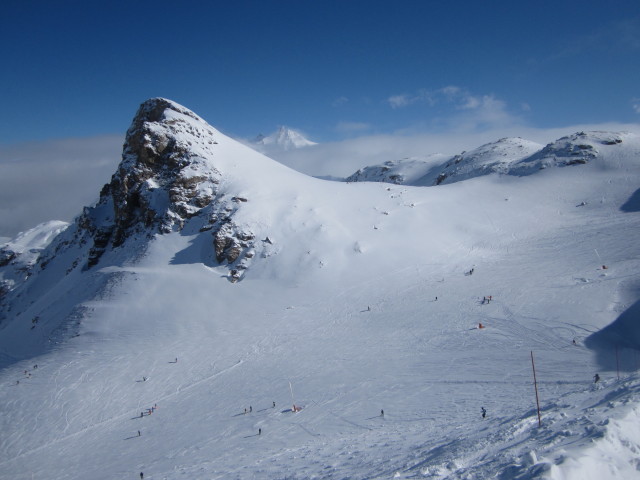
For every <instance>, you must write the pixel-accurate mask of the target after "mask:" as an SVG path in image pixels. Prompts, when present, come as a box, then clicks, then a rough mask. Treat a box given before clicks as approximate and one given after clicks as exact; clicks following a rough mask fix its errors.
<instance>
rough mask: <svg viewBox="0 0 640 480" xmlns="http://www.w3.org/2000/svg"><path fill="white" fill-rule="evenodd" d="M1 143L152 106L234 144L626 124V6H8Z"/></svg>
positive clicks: (634, 34) (632, 54)
mask: <svg viewBox="0 0 640 480" xmlns="http://www.w3.org/2000/svg"><path fill="white" fill-rule="evenodd" d="M0 26H1V29H0V31H1V32H2V33H0V35H2V47H0V48H2V58H3V63H4V69H3V70H4V75H2V76H1V77H0V85H1V91H2V92H3V107H4V108H3V110H4V111H3V116H2V117H3V120H2V125H1V128H0V132H1V133H0V143H1V144H13V143H17V142H29V141H41V140H48V139H56V138H70V137H86V136H96V135H109V134H116V135H117V134H124V132H125V131H126V129H127V127H128V126H129V123H130V122H131V119H132V117H133V115H134V113H135V111H136V109H137V107H138V105H139V104H140V103H142V102H143V101H144V100H146V99H148V98H151V97H156V96H161V97H166V98H170V99H172V100H174V101H176V102H178V103H180V104H182V105H184V106H186V107H188V108H190V109H192V110H194V111H195V112H196V113H198V114H199V115H200V116H202V117H203V118H205V119H206V120H207V121H208V122H209V123H211V124H212V125H213V126H214V127H216V128H219V129H220V130H222V131H223V132H224V133H228V134H230V135H233V136H241V137H253V136H255V135H257V134H258V133H269V132H270V131H272V130H274V129H275V128H276V127H277V126H278V125H288V126H290V127H292V128H296V129H299V130H301V131H303V132H305V133H306V134H307V135H308V136H309V137H310V138H311V139H313V140H315V141H320V142H323V141H335V140H340V139H343V138H348V137H351V136H357V135H364V134H381V133H397V132H420V131H424V132H428V133H438V132H450V131H456V130H461V131H478V130H482V129H492V128H500V127H501V126H507V125H508V126H513V125H523V126H529V127H535V128H553V127H561V126H564V125H572V124H581V123H582V124H584V123H604V122H619V123H638V122H639V121H640V81H639V80H640V61H639V60H640V6H638V3H637V1H628V0H622V1H620V2H616V5H615V8H612V7H611V6H610V5H609V4H607V3H605V2H595V1H592V2H584V1H583V2H577V1H566V2H560V4H559V5H558V4H556V2H550V1H546V0H545V1H540V2H536V3H535V5H532V6H530V5H524V4H523V5H520V4H518V3H517V2H516V3H513V2H503V1H499V2H492V3H491V6H490V7H489V6H487V4H486V3H485V4H481V3H480V2H471V1H459V2H456V3H454V4H451V3H448V4H446V5H445V4H444V3H441V2H421V1H403V2H395V3H393V4H391V3H389V2H381V1H377V2H371V1H367V2H364V1H348V2H345V1H333V0H332V1H324V2H311V1H279V2H257V1H242V2H187V3H186V4H185V3H182V4H180V5H177V4H175V3H174V2H166V1H156V2H149V1H138V2H122V1H113V2H108V3H100V4H98V3H93V2H80V1H60V2H55V3H54V2H46V1H31V2H20V1H10V2H8V3H7V4H5V5H4V6H3V15H2V20H0Z"/></svg>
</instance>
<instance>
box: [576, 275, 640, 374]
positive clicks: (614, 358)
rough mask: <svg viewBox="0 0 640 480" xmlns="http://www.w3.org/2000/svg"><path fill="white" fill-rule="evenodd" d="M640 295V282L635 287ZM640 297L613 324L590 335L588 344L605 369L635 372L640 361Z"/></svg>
mask: <svg viewBox="0 0 640 480" xmlns="http://www.w3.org/2000/svg"><path fill="white" fill-rule="evenodd" d="M635 293H636V298H637V297H639V296H640V285H637V286H636V288H635ZM638 325H640V300H637V301H636V302H635V303H634V304H633V305H631V306H630V307H629V308H627V309H626V310H625V311H624V312H622V314H621V315H620V316H619V317H618V318H617V319H616V320H615V321H614V322H613V323H611V324H610V325H608V326H607V327H605V328H603V329H602V330H599V331H598V332H596V333H594V334H592V335H590V336H589V337H587V339H586V340H585V346H587V347H588V348H590V349H592V350H594V351H595V353H596V360H597V362H598V364H599V365H600V368H601V369H602V370H611V371H614V370H619V371H622V372H633V371H636V370H637V369H638V363H639V362H640V329H639V328H638Z"/></svg>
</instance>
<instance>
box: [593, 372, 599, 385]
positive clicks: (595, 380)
mask: <svg viewBox="0 0 640 480" xmlns="http://www.w3.org/2000/svg"><path fill="white" fill-rule="evenodd" d="M599 381H600V375H598V374H597V373H596V374H595V375H594V376H593V383H598V382H599Z"/></svg>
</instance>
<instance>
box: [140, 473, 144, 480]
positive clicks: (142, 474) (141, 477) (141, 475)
mask: <svg viewBox="0 0 640 480" xmlns="http://www.w3.org/2000/svg"><path fill="white" fill-rule="evenodd" d="M143 478H144V473H142V472H140V480H142V479H143Z"/></svg>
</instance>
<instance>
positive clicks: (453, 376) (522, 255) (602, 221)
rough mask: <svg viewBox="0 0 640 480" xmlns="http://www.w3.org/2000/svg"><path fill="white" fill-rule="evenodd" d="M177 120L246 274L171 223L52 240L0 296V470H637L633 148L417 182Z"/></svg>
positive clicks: (288, 474)
mask: <svg viewBox="0 0 640 480" xmlns="http://www.w3.org/2000/svg"><path fill="white" fill-rule="evenodd" d="M178 120H179V121H184V122H187V123H188V124H189V125H192V126H193V129H194V131H198V132H202V131H204V130H206V129H211V131H210V132H211V134H212V135H214V136H215V140H216V142H217V143H215V144H212V145H211V146H210V147H208V146H207V148H204V147H202V148H201V147H199V146H198V145H199V144H198V140H196V139H194V138H191V137H188V136H186V134H180V135H183V136H181V137H180V138H179V140H181V141H184V143H185V144H189V145H193V148H194V149H195V150H194V151H195V154H196V155H197V156H198V157H197V158H198V162H200V163H198V162H196V164H194V165H196V166H194V167H193V168H202V169H206V168H210V167H213V168H215V169H216V170H218V171H220V173H221V176H222V179H223V180H222V181H221V182H220V185H219V188H220V192H219V193H218V196H219V197H221V196H223V195H224V196H226V197H231V196H234V198H237V197H238V196H240V197H243V198H246V199H248V200H247V201H246V202H243V204H242V206H241V208H239V209H238V211H237V212H236V217H235V219H236V220H235V221H236V222H239V223H240V224H241V225H243V226H244V227H245V228H246V229H247V230H250V231H251V232H252V233H253V234H254V235H255V238H256V239H258V244H257V245H256V247H255V252H254V253H255V255H253V257H252V263H251V264H250V265H249V267H248V269H247V271H246V273H245V274H244V276H243V278H242V280H241V281H239V282H237V283H232V282H230V281H229V277H228V269H227V268H226V266H225V265H222V264H220V263H218V262H217V261H216V258H215V254H214V252H213V247H212V240H211V233H210V232H208V231H206V230H202V228H201V227H202V224H203V219H202V218H201V217H200V216H198V215H195V216H193V217H192V218H191V219H189V220H188V221H187V222H186V223H185V225H184V228H183V229H182V230H180V231H174V232H172V233H167V234H154V235H153V238H152V239H151V240H150V241H148V240H147V237H146V236H144V235H139V236H137V237H135V238H131V239H129V240H128V241H127V243H124V244H123V245H122V246H121V247H118V248H114V249H113V250H112V251H109V252H106V253H105V254H104V255H103V257H102V258H101V259H100V261H99V262H98V263H97V264H96V265H95V266H93V267H91V268H83V267H82V266H81V265H79V264H78V265H71V266H70V264H72V262H73V260H74V259H75V258H77V257H78V255H80V254H81V253H82V252H85V251H86V250H87V249H88V246H86V245H82V244H80V243H77V244H76V243H74V237H73V235H74V232H76V231H77V228H78V227H76V226H74V225H72V226H69V227H66V225H65V226H64V227H65V228H64V230H61V233H60V234H59V235H58V237H57V238H56V239H54V240H53V241H51V244H50V246H49V247H48V248H49V250H46V249H45V252H47V251H50V252H51V251H53V250H51V249H53V248H54V246H56V248H59V250H56V251H57V252H59V253H58V254H57V255H55V256H53V257H52V259H51V260H50V261H49V262H48V263H47V264H46V268H43V269H40V270H38V269H37V268H34V269H33V270H31V271H30V273H29V275H28V278H27V279H25V280H24V281H23V283H22V284H21V285H19V286H18V287H16V289H15V290H12V291H11V292H10V293H7V294H6V295H5V297H3V302H4V312H5V318H4V320H3V321H2V323H1V324H0V362H1V365H2V369H1V370H0V412H1V414H2V415H0V422H1V423H0V432H2V434H1V435H0V479H7V480H9V479H11V480H20V479H25V480H26V479H56V480H57V479H59V480H63V479H77V478H92V479H112V478H132V479H137V478H140V473H141V472H143V473H144V479H156V480H158V479H283V480H284V479H346V478H349V479H354V480H355V479H394V478H400V479H469V480H471V479H486V478H499V479H534V478H546V479H553V480H561V479H562V480H565V479H604V478H611V479H630V478H640V461H639V460H638V458H639V457H638V452H639V451H640V434H639V433H638V429H637V424H638V420H639V418H638V417H639V416H640V378H639V377H638V376H637V374H636V373H635V372H636V370H637V368H638V366H639V365H640V353H639V352H638V349H639V348H640V335H639V334H638V332H639V331H640V327H639V326H638V313H639V311H640V308H638V305H639V304H638V301H639V298H640V295H639V293H640V274H639V270H640V245H639V244H638V242H637V241H636V238H637V236H638V235H637V234H638V228H639V227H640V201H639V200H638V198H639V194H638V191H639V190H638V184H639V183H640V182H639V180H640V138H639V137H636V136H633V135H622V136H620V137H619V138H621V141H620V142H618V143H615V142H614V143H612V144H606V145H604V144H602V143H601V142H600V143H598V142H599V141H600V140H599V139H600V137H599V136H598V135H595V136H589V135H590V134H587V137H588V138H587V139H586V140H585V138H582V139H581V140H580V141H581V142H583V141H590V142H592V143H593V144H597V145H598V147H597V154H596V155H595V156H594V157H593V158H590V159H589V161H588V162H584V163H580V164H574V165H571V166H566V167H563V168H559V167H560V165H556V164H549V165H545V168H536V171H535V174H528V175H524V176H518V175H501V174H500V173H499V172H497V171H494V172H489V173H488V174H485V175H480V176H477V175H476V176H468V178H465V179H463V180H462V181H457V182H453V183H448V184H446V183H445V184H441V185H438V186H429V187H427V186H408V185H394V184H390V183H380V182H354V183H346V182H330V181H323V180H319V179H315V178H310V177H306V176H304V175H302V174H299V173H297V172H293V171H291V170H289V169H287V168H285V167H283V166H282V165H280V164H277V163H276V162H274V161H272V160H271V159H269V158H267V157H264V156H262V155H260V154H258V153H256V152H254V151H252V150H251V149H249V148H248V147H246V146H243V145H240V144H239V143H237V142H235V141H233V140H231V139H229V138H227V137H225V136H224V135H222V134H220V133H219V132H217V131H215V130H213V129H212V127H209V126H208V125H206V124H204V123H203V121H202V120H200V119H199V118H197V116H194V117H187V116H185V115H184V114H182V113H180V111H179V110H176V111H167V112H166V113H165V115H164V117H163V121H165V122H168V121H178ZM200 141H202V139H200ZM189 142H191V143H189ZM531 153H532V152H528V154H527V155H525V156H523V157H518V158H512V160H514V161H516V162H517V161H519V160H521V159H522V158H525V157H527V156H528V155H530V154H531ZM544 158H547V157H544ZM197 165H200V166H197ZM537 165H538V167H539V166H540V164H537ZM556 167H557V168H556ZM197 173H198V172H197V171H196V172H195V174H197ZM152 187H153V186H152ZM214 201H215V200H214ZM79 209H80V208H79ZM60 227H61V228H62V227H63V226H62V225H60ZM41 231H42V232H44V231H53V230H51V229H49V230H48V229H47V228H45V227H43V228H41ZM49 241H50V239H49V238H48V237H47V242H49ZM65 242H66V243H65ZM141 245H143V248H141V247H140V246H141ZM41 246H42V245H41ZM79 252H80V253H79ZM10 266H11V265H10V264H8V265H7V266H5V267H4V268H5V269H6V268H7V267H10ZM3 271H4V270H3ZM7 302H10V303H9V304H8V305H7ZM532 358H533V359H534V360H535V368H536V378H537V389H538V393H539V404H540V422H541V423H540V425H539V424H538V412H537V408H536V396H535V395H536V394H535V389H534V382H533V369H532ZM596 373H597V374H598V375H599V378H600V380H599V381H598V382H597V383H594V375H595V374H596ZM294 406H295V408H294ZM481 408H484V409H486V418H483V416H482V415H481ZM294 410H295V411H294Z"/></svg>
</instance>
